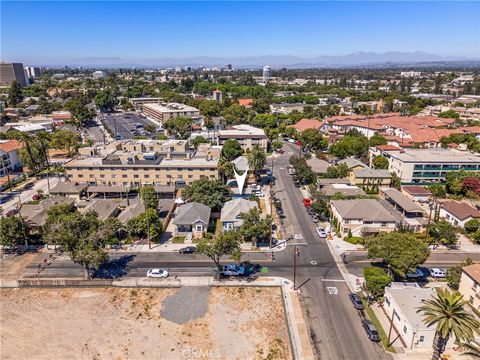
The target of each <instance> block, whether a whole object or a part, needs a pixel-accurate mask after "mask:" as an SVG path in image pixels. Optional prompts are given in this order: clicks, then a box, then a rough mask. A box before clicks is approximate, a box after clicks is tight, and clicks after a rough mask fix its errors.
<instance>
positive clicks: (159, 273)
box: [147, 269, 168, 278]
mask: <svg viewBox="0 0 480 360" xmlns="http://www.w3.org/2000/svg"><path fill="white" fill-rule="evenodd" d="M147 277H149V278H166V277H168V271H167V270H163V269H150V270H148V271H147Z"/></svg>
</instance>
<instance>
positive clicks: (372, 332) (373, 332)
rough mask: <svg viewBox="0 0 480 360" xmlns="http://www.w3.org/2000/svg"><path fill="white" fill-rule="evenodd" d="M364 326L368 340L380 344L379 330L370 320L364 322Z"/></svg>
mask: <svg viewBox="0 0 480 360" xmlns="http://www.w3.org/2000/svg"><path fill="white" fill-rule="evenodd" d="M362 326H363V328H364V329H365V331H366V332H367V335H368V338H369V339H370V340H372V341H375V342H379V341H380V335H379V334H378V331H377V328H376V327H375V325H373V323H372V322H371V321H370V320H366V319H364V320H362Z"/></svg>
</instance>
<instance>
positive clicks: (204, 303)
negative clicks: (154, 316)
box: [162, 286, 210, 324]
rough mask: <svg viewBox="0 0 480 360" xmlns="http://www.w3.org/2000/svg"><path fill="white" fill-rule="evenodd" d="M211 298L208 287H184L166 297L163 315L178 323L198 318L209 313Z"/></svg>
mask: <svg viewBox="0 0 480 360" xmlns="http://www.w3.org/2000/svg"><path fill="white" fill-rule="evenodd" d="M209 298H210V288H208V287H196V286H189V287H183V288H181V289H180V290H179V291H177V292H176V293H175V294H172V295H170V296H169V297H167V298H166V299H165V301H164V302H163V309H162V317H163V318H164V319H167V320H169V321H172V322H174V323H176V324H186V323H187V322H189V321H191V320H197V319H198V318H201V317H202V316H204V315H205V314H206V313H207V310H208V301H209ZM192 299H195V301H192Z"/></svg>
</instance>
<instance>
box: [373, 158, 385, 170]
mask: <svg viewBox="0 0 480 360" xmlns="http://www.w3.org/2000/svg"><path fill="white" fill-rule="evenodd" d="M372 165H373V168H374V169H388V159H387V158H386V157H385V156H382V155H379V156H375V157H374V158H373V160H372Z"/></svg>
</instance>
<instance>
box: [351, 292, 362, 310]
mask: <svg viewBox="0 0 480 360" xmlns="http://www.w3.org/2000/svg"><path fill="white" fill-rule="evenodd" d="M350 300H352V303H353V306H354V308H355V309H357V310H364V309H365V306H364V305H363V302H362V299H360V296H358V295H357V294H350Z"/></svg>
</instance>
